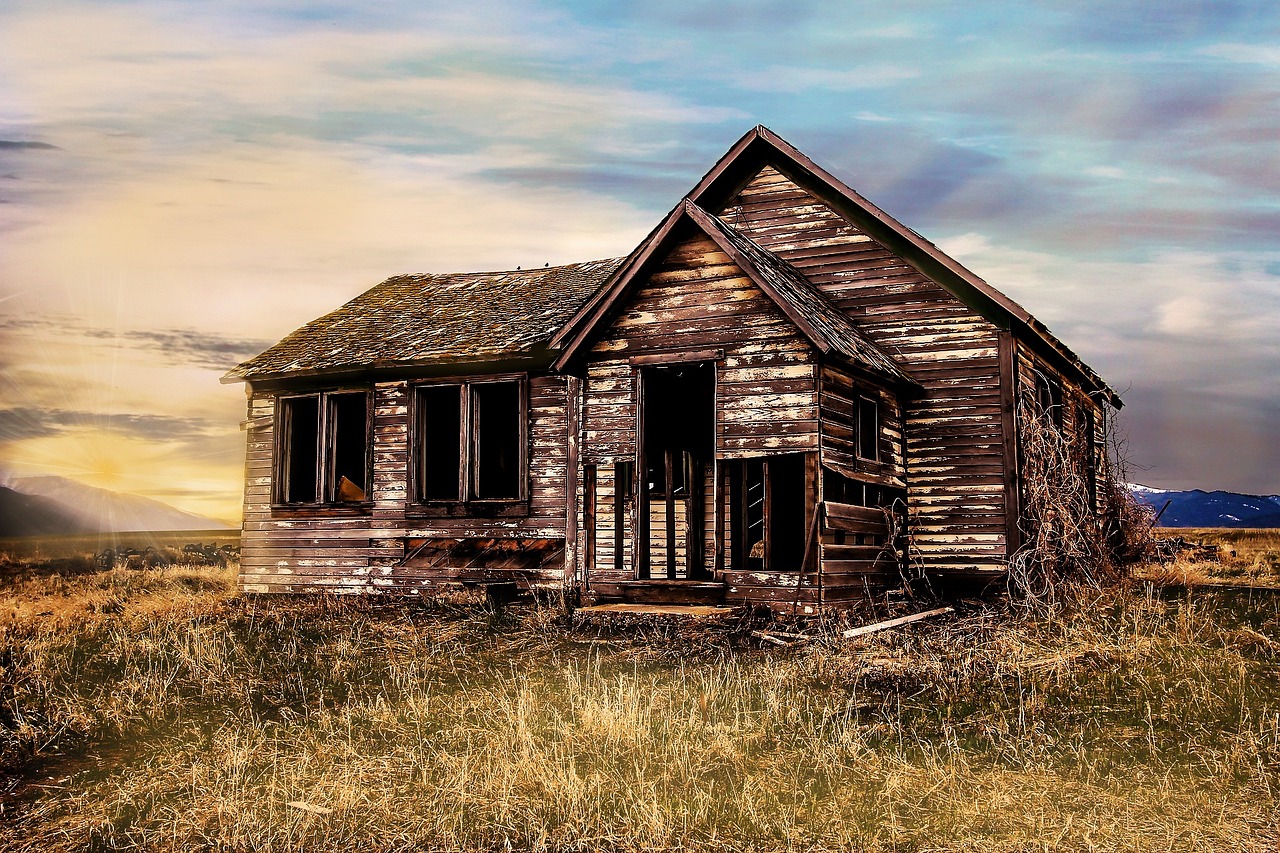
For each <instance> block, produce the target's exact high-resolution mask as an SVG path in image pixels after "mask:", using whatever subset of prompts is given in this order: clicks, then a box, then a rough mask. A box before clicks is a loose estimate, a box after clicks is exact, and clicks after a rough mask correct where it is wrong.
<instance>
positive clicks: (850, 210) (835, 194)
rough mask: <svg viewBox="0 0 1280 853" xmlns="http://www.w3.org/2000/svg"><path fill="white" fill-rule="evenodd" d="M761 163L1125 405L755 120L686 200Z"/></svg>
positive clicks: (709, 194) (1034, 325)
mask: <svg viewBox="0 0 1280 853" xmlns="http://www.w3.org/2000/svg"><path fill="white" fill-rule="evenodd" d="M766 165H768V166H773V167H774V168H775V169H777V170H778V171H779V172H781V173H782V174H783V175H785V176H786V177H787V178H789V179H790V180H792V181H794V182H795V183H796V184H798V185H799V186H801V187H802V188H804V189H806V190H808V191H809V192H811V193H813V194H814V195H815V196H817V197H818V198H819V199H821V200H822V201H824V202H826V203H827V204H829V205H831V207H832V208H833V209H834V210H835V211H836V212H837V213H838V214H840V215H841V216H844V217H846V218H847V219H848V220H849V221H850V222H852V223H853V224H855V225H856V226H857V227H858V228H860V229H862V230H863V231H864V232H865V233H867V234H868V235H869V236H871V237H872V238H874V239H875V240H877V241H879V242H880V243H882V244H884V245H885V247H886V248H888V249H890V250H891V251H893V252H895V253H897V254H898V255H900V256H901V257H902V258H903V259H904V260H905V261H907V262H908V263H910V264H911V265H912V266H914V267H916V268H917V269H919V270H920V272H921V273H923V274H924V275H926V276H928V277H929V278H930V279H932V280H933V281H935V282H937V283H938V284H939V285H940V286H942V287H943V288H945V289H946V290H947V291H948V292H950V293H951V294H952V295H953V296H955V297H956V298H957V299H959V300H960V301H961V302H963V303H965V304H966V305H968V306H969V307H970V308H972V309H973V310H975V311H977V312H978V313H979V314H981V315H983V316H984V317H986V318H987V319H988V320H991V321H992V322H993V323H995V324H996V325H998V326H1000V327H1002V328H1009V329H1011V330H1012V331H1013V332H1014V333H1015V335H1017V336H1018V337H1019V338H1020V339H1022V340H1025V341H1027V342H1028V344H1030V345H1031V346H1032V347H1033V348H1035V349H1036V350H1037V351H1038V352H1039V353H1040V354H1041V355H1043V356H1045V357H1046V358H1048V359H1049V360H1050V361H1051V362H1053V363H1055V364H1056V365H1057V366H1059V367H1060V368H1063V369H1065V370H1066V371H1067V372H1068V373H1069V374H1071V375H1073V376H1074V377H1075V378H1077V379H1078V380H1081V381H1082V382H1083V383H1084V384H1085V385H1086V386H1090V387H1092V388H1093V389H1095V390H1096V391H1097V392H1098V393H1099V394H1100V395H1101V396H1102V397H1103V398H1105V399H1106V401H1107V402H1108V403H1110V404H1111V405H1112V406H1114V407H1116V408H1117V409H1118V408H1120V407H1121V406H1123V405H1124V403H1123V401H1122V400H1121V399H1120V396H1119V395H1118V394H1117V393H1116V392H1115V391H1114V390H1113V389H1112V388H1111V386H1109V385H1108V384H1107V383H1106V381H1104V380H1103V379H1102V377H1100V376H1099V375H1098V374H1097V373H1095V372H1094V371H1093V369H1092V368H1090V367H1089V366H1088V365H1087V364H1085V363H1084V362H1083V361H1082V360H1081V359H1080V357H1079V356H1078V355H1076V354H1075V353H1074V352H1073V351H1072V350H1071V349H1070V348H1069V347H1068V346H1067V345H1066V344H1064V343H1062V341H1060V340H1058V338H1057V337H1056V336H1055V335H1054V334H1053V332H1051V331H1049V328H1048V327H1047V326H1045V325H1044V324H1043V323H1041V322H1040V321H1039V320H1037V319H1036V318H1035V317H1033V316H1032V315H1031V313H1030V312H1029V311H1027V309H1025V308H1023V307H1022V306H1021V305H1019V304H1018V303H1017V302H1015V301H1013V300H1012V299H1010V298H1009V297H1008V296H1005V295H1004V294H1003V293H1001V292H1000V291H998V290H996V289H995V288H994V287H992V286H991V285H989V284H987V283H986V282H985V281H984V280H983V279H982V278H980V277H979V276H977V275H976V274H974V273H973V272H972V271H970V270H969V269H967V268H966V267H965V266H964V265H963V264H961V263H960V262H959V261H957V260H955V259H954V258H952V257H951V256H949V255H947V254H946V253H945V252H943V251H942V250H941V249H939V248H938V247H937V246H935V245H934V244H933V243H931V242H929V241H928V240H926V239H925V238H924V237H922V236H920V234H918V233H916V232H915V231H914V230H912V229H911V228H908V227H907V226H906V225H903V224H902V223H901V222H899V221H898V220H896V219H894V218H893V217H892V216H890V215H889V214H887V213H885V212H884V211H883V210H881V209H880V208H879V207H877V206H876V205H875V204H873V203H872V202H870V201H868V200H867V199H866V198H863V197H862V196H861V195H859V194H858V193H857V192H855V191H854V190H853V189H851V188H850V187H848V186H847V185H845V184H844V183H843V182H842V181H840V180H839V179H838V178H836V177H835V176H834V175H832V174H831V173H830V172H828V171H827V170H825V169H823V168H822V167H821V166H819V165H818V164H816V163H814V162H813V161H812V160H810V159H809V158H808V157H807V156H805V155H804V154H803V153H802V152H800V151H799V150H798V149H796V148H795V147H794V146H793V145H791V144H790V143H789V142H787V141H786V140H785V139H783V138H782V137H780V136H778V135H777V134H776V133H774V132H773V131H771V130H769V129H768V128H766V127H764V126H763V125H757V126H756V127H754V128H753V129H751V130H750V131H748V132H747V134H746V135H745V136H743V137H742V138H741V139H739V140H738V141H737V142H736V143H735V144H734V146H733V147H732V148H730V149H729V151H728V152H727V153H726V154H725V155H724V156H723V157H721V158H720V160H719V162H717V163H716V165H715V166H714V167H712V169H711V171H709V172H708V173H707V174H706V175H704V176H703V178H702V180H700V181H699V182H698V183H697V185H696V186H695V187H694V188H693V189H692V190H691V191H690V192H689V194H688V195H687V196H686V198H687V199H689V200H690V201H692V202H694V203H695V204H697V205H698V206H700V207H702V208H706V209H711V210H715V209H717V208H718V206H719V205H720V204H722V203H723V202H725V201H727V200H728V199H730V198H731V197H732V196H733V195H735V194H736V193H737V191H738V190H739V189H741V188H742V186H744V185H745V184H746V183H747V182H748V181H750V180H751V178H752V177H754V176H755V174H756V173H757V172H759V170H760V169H761V168H763V167H764V166H766Z"/></svg>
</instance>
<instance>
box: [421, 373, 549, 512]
mask: <svg viewBox="0 0 1280 853" xmlns="http://www.w3.org/2000/svg"><path fill="white" fill-rule="evenodd" d="M414 418H415V431H416V433H415V434H416V437H417V438H416V445H415V446H416V454H417V455H416V465H417V469H416V473H417V476H416V491H415V498H416V500H417V502H418V503H439V502H465V501H518V500H522V499H523V498H524V480H525V476H524V471H525V438H524V436H525V403H524V383H523V382H522V381H520V380H510V379H504V380H489V381H466V382H457V383H447V384H439V385H436V384H432V385H420V386H418V387H417V389H416V391H415V401H414Z"/></svg>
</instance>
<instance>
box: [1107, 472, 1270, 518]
mask: <svg viewBox="0 0 1280 853" xmlns="http://www.w3.org/2000/svg"><path fill="white" fill-rule="evenodd" d="M1129 489H1130V491H1132V492H1133V495H1134V497H1136V498H1137V499H1138V500H1139V501H1141V502H1142V503H1144V504H1146V505H1147V506H1149V507H1151V509H1152V510H1153V511H1154V512H1160V511H1161V509H1163V508H1164V506H1165V503H1166V502H1167V503H1168V504H1169V508H1168V509H1165V510H1164V514H1163V515H1161V516H1160V526H1161V527H1280V495H1241V494H1237V493H1236V492H1222V491H1214V492H1206V491H1203V490H1201V489H1190V490H1187V491H1177V490H1174V489H1153V488H1151V487H1150V486H1143V485H1141V484H1139V483H1131V484H1130V485H1129Z"/></svg>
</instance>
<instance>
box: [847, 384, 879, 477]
mask: <svg viewBox="0 0 1280 853" xmlns="http://www.w3.org/2000/svg"><path fill="white" fill-rule="evenodd" d="M863 403H870V404H871V408H872V410H873V412H874V413H875V428H874V429H873V430H872V432H871V435H872V442H871V444H872V447H871V455H869V456H868V455H866V454H865V453H864V451H865V449H866V448H864V447H863V446H862V438H863V434H864V433H863V427H862V404H863ZM854 405H855V409H854V418H853V428H854V449H853V453H854V456H855V457H857V458H858V459H859V460H860V461H862V462H873V463H876V464H879V463H880V427H881V424H882V417H881V414H880V398H879V397H878V396H875V395H872V394H859V395H858V397H857V400H856V401H855V404H854Z"/></svg>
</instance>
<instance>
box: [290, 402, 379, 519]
mask: <svg viewBox="0 0 1280 853" xmlns="http://www.w3.org/2000/svg"><path fill="white" fill-rule="evenodd" d="M368 431H369V395H368V393H367V392H365V391H321V392H317V393H315V394H306V395H298V396H294V397H282V398H281V399H280V428H279V433H278V436H277V440H278V441H279V442H280V451H279V455H278V457H277V469H276V491H275V499H276V500H277V501H278V502H280V503H285V504H320V503H362V502H364V501H366V500H367V499H368V490H369V435H368Z"/></svg>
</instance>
